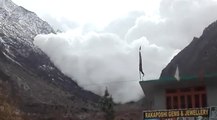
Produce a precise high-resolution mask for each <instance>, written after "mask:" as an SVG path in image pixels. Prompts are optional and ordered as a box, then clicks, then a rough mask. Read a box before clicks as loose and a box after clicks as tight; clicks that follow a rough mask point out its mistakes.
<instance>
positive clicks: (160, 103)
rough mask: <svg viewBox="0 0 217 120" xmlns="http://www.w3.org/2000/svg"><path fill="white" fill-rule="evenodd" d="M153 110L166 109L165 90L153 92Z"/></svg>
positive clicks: (160, 89)
mask: <svg viewBox="0 0 217 120" xmlns="http://www.w3.org/2000/svg"><path fill="white" fill-rule="evenodd" d="M153 109H166V98H165V90H164V89H162V88H159V89H158V90H156V91H155V95H154V105H153Z"/></svg>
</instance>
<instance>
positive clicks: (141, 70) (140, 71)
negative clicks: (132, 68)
mask: <svg viewBox="0 0 217 120" xmlns="http://www.w3.org/2000/svg"><path fill="white" fill-rule="evenodd" d="M141 74H142V76H141ZM139 75H140V80H142V77H144V75H145V74H144V72H143V69H142V55H141V46H140V47H139Z"/></svg>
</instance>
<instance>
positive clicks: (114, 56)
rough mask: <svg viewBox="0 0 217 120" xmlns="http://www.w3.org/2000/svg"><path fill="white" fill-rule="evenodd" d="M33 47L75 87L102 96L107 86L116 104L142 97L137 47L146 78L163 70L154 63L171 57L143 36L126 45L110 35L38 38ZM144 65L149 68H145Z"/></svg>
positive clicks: (93, 33)
mask: <svg viewBox="0 0 217 120" xmlns="http://www.w3.org/2000/svg"><path fill="white" fill-rule="evenodd" d="M34 44H36V45H37V46H39V47H40V48H41V49H42V50H43V51H44V52H45V53H46V54H47V55H48V56H49V57H50V59H51V60H52V61H53V62H54V64H55V65H56V66H57V67H58V68H59V69H60V70H61V71H62V72H63V73H64V74H66V75H67V76H69V77H71V78H72V79H73V80H75V81H76V82H77V83H78V84H79V86H81V87H83V88H84V89H86V90H90V91H92V92H94V93H96V94H99V95H103V93H104V90H105V88H106V87H108V90H109V92H110V93H111V94H112V96H113V98H114V100H115V101H116V102H128V101H132V100H138V99H139V98H141V97H142V96H143V92H142V90H141V88H140V86H139V73H138V64H139V63H138V48H139V46H140V45H142V54H143V57H144V59H143V63H144V64H143V65H144V72H145V74H146V78H155V76H157V74H160V73H159V72H160V71H159V72H158V73H156V71H155V68H163V65H161V64H158V63H157V62H160V61H161V62H164V63H165V64H166V62H167V60H165V61H164V60H161V57H162V56H171V54H170V53H171V51H168V50H165V49H163V48H160V47H158V46H156V45H154V44H150V43H149V42H148V40H147V39H146V38H145V37H142V38H140V39H138V40H134V41H133V42H126V41H125V40H122V39H120V38H119V37H118V36H117V35H115V34H111V33H95V32H90V33H88V34H85V35H75V33H73V32H66V33H59V34H49V35H38V36H36V37H35V40H34ZM162 53H163V54H162ZM147 58H148V59H147ZM148 65H149V66H150V65H151V66H152V67H147V68H149V69H146V67H145V66H148ZM159 65H160V66H159Z"/></svg>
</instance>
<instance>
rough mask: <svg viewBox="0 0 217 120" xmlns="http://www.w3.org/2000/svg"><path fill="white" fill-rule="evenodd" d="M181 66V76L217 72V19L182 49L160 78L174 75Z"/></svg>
mask: <svg viewBox="0 0 217 120" xmlns="http://www.w3.org/2000/svg"><path fill="white" fill-rule="evenodd" d="M177 66H179V72H180V76H181V77H182V76H201V75H200V74H201V73H203V74H204V75H206V74H214V73H217V21H214V22H213V23H211V24H210V25H209V26H208V27H206V28H205V29H204V31H203V33H202V35H201V36H200V37H199V38H197V37H194V38H193V40H192V42H191V43H190V44H189V45H188V46H186V47H185V48H184V49H183V50H181V51H180V52H179V53H178V54H177V55H176V56H175V57H174V58H173V59H172V60H171V61H170V62H169V63H168V65H167V66H166V67H165V68H164V69H163V70H162V72H161V75H160V79H162V78H165V77H173V76H174V74H175V69H176V67H177Z"/></svg>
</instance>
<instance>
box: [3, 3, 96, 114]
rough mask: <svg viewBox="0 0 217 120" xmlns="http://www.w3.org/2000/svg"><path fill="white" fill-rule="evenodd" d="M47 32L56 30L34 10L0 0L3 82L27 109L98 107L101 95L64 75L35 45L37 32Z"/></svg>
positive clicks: (44, 111)
mask: <svg viewBox="0 0 217 120" xmlns="http://www.w3.org/2000/svg"><path fill="white" fill-rule="evenodd" d="M48 33H55V32H54V30H53V29H52V27H51V26H50V25H49V24H48V23H47V22H45V21H43V20H41V19H40V18H39V17H38V16H37V15H36V14H35V13H33V12H30V11H28V10H26V9H25V8H23V7H21V6H17V5H16V4H14V3H13V2H12V1H11V0H0V81H1V82H0V84H9V86H10V87H9V88H8V89H9V91H10V95H11V96H12V97H13V96H14V95H15V96H17V97H19V101H20V104H19V106H20V109H21V110H22V111H24V112H29V113H34V114H35V113H38V114H42V113H43V114H44V113H46V112H48V111H52V110H54V109H53V108H52V107H53V106H55V108H60V109H64V110H66V108H67V109H70V110H71V111H77V112H78V113H79V111H81V110H86V111H88V110H90V111H94V110H97V107H95V103H96V102H97V101H98V99H99V96H97V95H95V94H93V93H91V92H88V91H85V90H83V89H82V88H80V87H79V86H78V85H77V84H76V83H75V82H74V81H73V80H71V79H70V78H69V77H67V76H65V75H64V74H62V73H61V71H59V70H58V69H57V68H56V67H55V66H54V64H53V63H52V62H51V61H50V59H49V58H48V57H47V55H46V54H44V53H43V52H42V51H41V50H40V49H39V48H37V47H36V46H35V45H34V44H33V39H34V37H35V36H36V35H37V34H48ZM4 76H8V77H7V79H6V77H4ZM43 106H48V107H46V108H49V110H44V108H43ZM49 106H50V107H49ZM77 115H79V114H77Z"/></svg>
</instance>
